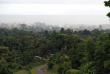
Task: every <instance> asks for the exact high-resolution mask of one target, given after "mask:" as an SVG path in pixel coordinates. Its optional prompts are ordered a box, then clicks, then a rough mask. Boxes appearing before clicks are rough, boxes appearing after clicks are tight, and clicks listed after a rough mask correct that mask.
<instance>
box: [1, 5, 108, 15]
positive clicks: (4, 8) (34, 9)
mask: <svg viewBox="0 0 110 74" xmlns="http://www.w3.org/2000/svg"><path fill="white" fill-rule="evenodd" d="M108 11H109V8H106V7H104V6H103V5H99V4H86V5H84V4H0V14H1V15H105V14H106V13H107V12H108Z"/></svg>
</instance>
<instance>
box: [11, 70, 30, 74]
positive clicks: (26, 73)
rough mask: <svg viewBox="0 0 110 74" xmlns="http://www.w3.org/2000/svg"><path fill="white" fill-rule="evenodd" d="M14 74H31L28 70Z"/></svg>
mask: <svg viewBox="0 0 110 74" xmlns="http://www.w3.org/2000/svg"><path fill="white" fill-rule="evenodd" d="M13 74H29V73H28V71H26V70H20V71H18V72H15V73H13Z"/></svg>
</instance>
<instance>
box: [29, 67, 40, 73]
mask: <svg viewBox="0 0 110 74" xmlns="http://www.w3.org/2000/svg"><path fill="white" fill-rule="evenodd" d="M30 71H31V73H32V74H38V73H37V72H35V68H32V69H31V70H30Z"/></svg>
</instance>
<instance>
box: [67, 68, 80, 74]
mask: <svg viewBox="0 0 110 74" xmlns="http://www.w3.org/2000/svg"><path fill="white" fill-rule="evenodd" d="M78 71H79V70H75V69H71V70H68V71H67V72H66V74H75V73H76V72H78Z"/></svg>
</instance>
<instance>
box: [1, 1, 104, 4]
mask: <svg viewBox="0 0 110 74" xmlns="http://www.w3.org/2000/svg"><path fill="white" fill-rule="evenodd" d="M103 2H104V0H0V3H74V4H88V3H89V4H102V3H103Z"/></svg>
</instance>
